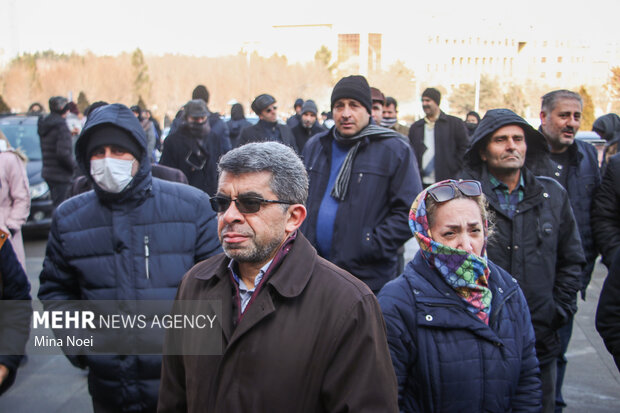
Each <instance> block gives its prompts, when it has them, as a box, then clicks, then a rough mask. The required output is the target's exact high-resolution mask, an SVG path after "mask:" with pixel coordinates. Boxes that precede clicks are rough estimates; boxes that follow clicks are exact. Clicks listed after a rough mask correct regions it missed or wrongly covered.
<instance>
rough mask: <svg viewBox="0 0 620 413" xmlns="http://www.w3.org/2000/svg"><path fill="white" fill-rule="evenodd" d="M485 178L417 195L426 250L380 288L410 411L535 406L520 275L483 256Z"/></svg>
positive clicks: (537, 393)
mask: <svg viewBox="0 0 620 413" xmlns="http://www.w3.org/2000/svg"><path fill="white" fill-rule="evenodd" d="M485 203H486V201H485V199H484V195H483V194H482V190H481V187H480V183H479V182H477V181H454V180H446V181H441V182H438V183H436V184H434V185H431V186H429V187H428V188H426V189H425V190H424V191H422V192H421V193H420V194H419V195H418V196H417V198H416V200H415V201H414V203H413V205H412V207H411V211H410V213H409V226H410V228H411V230H412V232H413V234H414V236H415V238H416V240H417V241H418V243H419V245H420V251H419V252H418V253H417V254H416V256H415V257H414V259H413V260H412V261H411V262H409V264H408V265H407V267H406V268H405V272H404V274H402V275H401V276H399V277H398V278H396V279H395V280H393V281H391V282H389V283H388V284H386V285H385V287H383V289H382V290H381V292H380V293H379V296H378V299H379V304H380V305H381V308H382V310H383V315H384V318H385V323H386V327H387V333H388V343H389V345H390V352H391V355H392V363H393V364H394V369H395V372H396V377H397V379H398V387H399V392H398V398H399V405H400V409H401V411H404V412H508V411H511V412H538V411H540V409H541V407H542V404H541V397H542V392H541V382H540V377H539V375H540V373H539V368H538V359H537V358H536V351H535V349H534V330H533V328H532V323H531V321H530V313H529V311H528V307H527V303H526V301H525V298H524V296H523V293H522V292H521V289H520V288H519V286H518V284H517V281H516V280H515V279H514V278H513V277H511V276H510V274H508V273H507V272H506V271H504V270H503V269H501V268H500V267H498V266H496V265H495V264H493V263H492V262H491V261H489V260H488V259H487V256H486V245H487V238H488V236H489V229H488V216H487V210H486V207H485Z"/></svg>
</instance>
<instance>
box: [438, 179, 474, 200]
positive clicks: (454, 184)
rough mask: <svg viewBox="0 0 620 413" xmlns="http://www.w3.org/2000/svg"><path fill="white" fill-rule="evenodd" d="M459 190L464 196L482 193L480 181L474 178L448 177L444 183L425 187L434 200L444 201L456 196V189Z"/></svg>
mask: <svg viewBox="0 0 620 413" xmlns="http://www.w3.org/2000/svg"><path fill="white" fill-rule="evenodd" d="M457 189H458V190H459V191H461V193H462V194H463V195H465V196H469V197H471V196H480V195H482V187H481V186H480V182H478V181H474V180H464V181H454V180H452V179H450V180H449V181H446V182H445V183H440V184H438V185H437V186H433V187H431V188H429V189H427V190H426V191H427V194H429V195H430V196H432V197H433V199H434V200H435V201H436V202H439V203H441V202H446V201H450V200H451V199H454V197H455V196H456V190H457Z"/></svg>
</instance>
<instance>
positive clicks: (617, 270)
mask: <svg viewBox="0 0 620 413" xmlns="http://www.w3.org/2000/svg"><path fill="white" fill-rule="evenodd" d="M610 261H611V265H610V266H609V273H608V274H607V278H606V279H605V283H604V284H603V289H602V290H601V295H600V298H599V301H598V307H597V308H596V330H597V331H598V332H599V334H600V335H601V337H602V338H603V341H604V342H605V346H606V347H607V350H608V351H609V352H610V353H611V355H612V356H613V357H614V361H615V362H616V367H617V368H618V371H620V299H619V297H620V251H618V252H617V253H616V255H615V257H614V258H613V259H612V260H610Z"/></svg>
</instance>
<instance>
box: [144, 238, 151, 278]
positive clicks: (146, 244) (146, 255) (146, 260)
mask: <svg viewBox="0 0 620 413" xmlns="http://www.w3.org/2000/svg"><path fill="white" fill-rule="evenodd" d="M144 268H145V269H146V279H147V280H148V279H150V275H149V236H148V235H145V236H144Z"/></svg>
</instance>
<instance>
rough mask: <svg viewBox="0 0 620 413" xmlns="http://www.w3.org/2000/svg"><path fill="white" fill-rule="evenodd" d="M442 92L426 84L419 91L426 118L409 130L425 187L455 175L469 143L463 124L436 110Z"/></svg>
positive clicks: (460, 166)
mask: <svg viewBox="0 0 620 413" xmlns="http://www.w3.org/2000/svg"><path fill="white" fill-rule="evenodd" d="M440 102H441V93H440V92H439V91H438V90H437V89H435V88H432V87H429V88H428V89H426V90H425V91H424V92H423V93H422V110H424V113H425V115H426V116H425V117H424V118H423V119H420V120H418V121H417V122H415V123H414V124H413V125H411V128H410V129H409V140H410V141H411V146H412V147H413V151H414V153H415V155H416V158H417V161H418V167H419V168H420V176H421V177H422V183H423V184H424V186H425V187H426V186H428V185H431V184H434V183H435V182H439V181H443V180H445V179H453V178H455V177H456V176H457V175H458V173H459V171H460V170H461V169H462V168H463V154H464V153H465V150H466V149H467V146H468V144H469V138H468V135H467V129H466V127H465V123H464V122H463V121H462V120H461V119H459V118H457V117H455V116H451V115H446V114H445V113H444V112H443V111H441V110H440V109H439V104H440Z"/></svg>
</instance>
